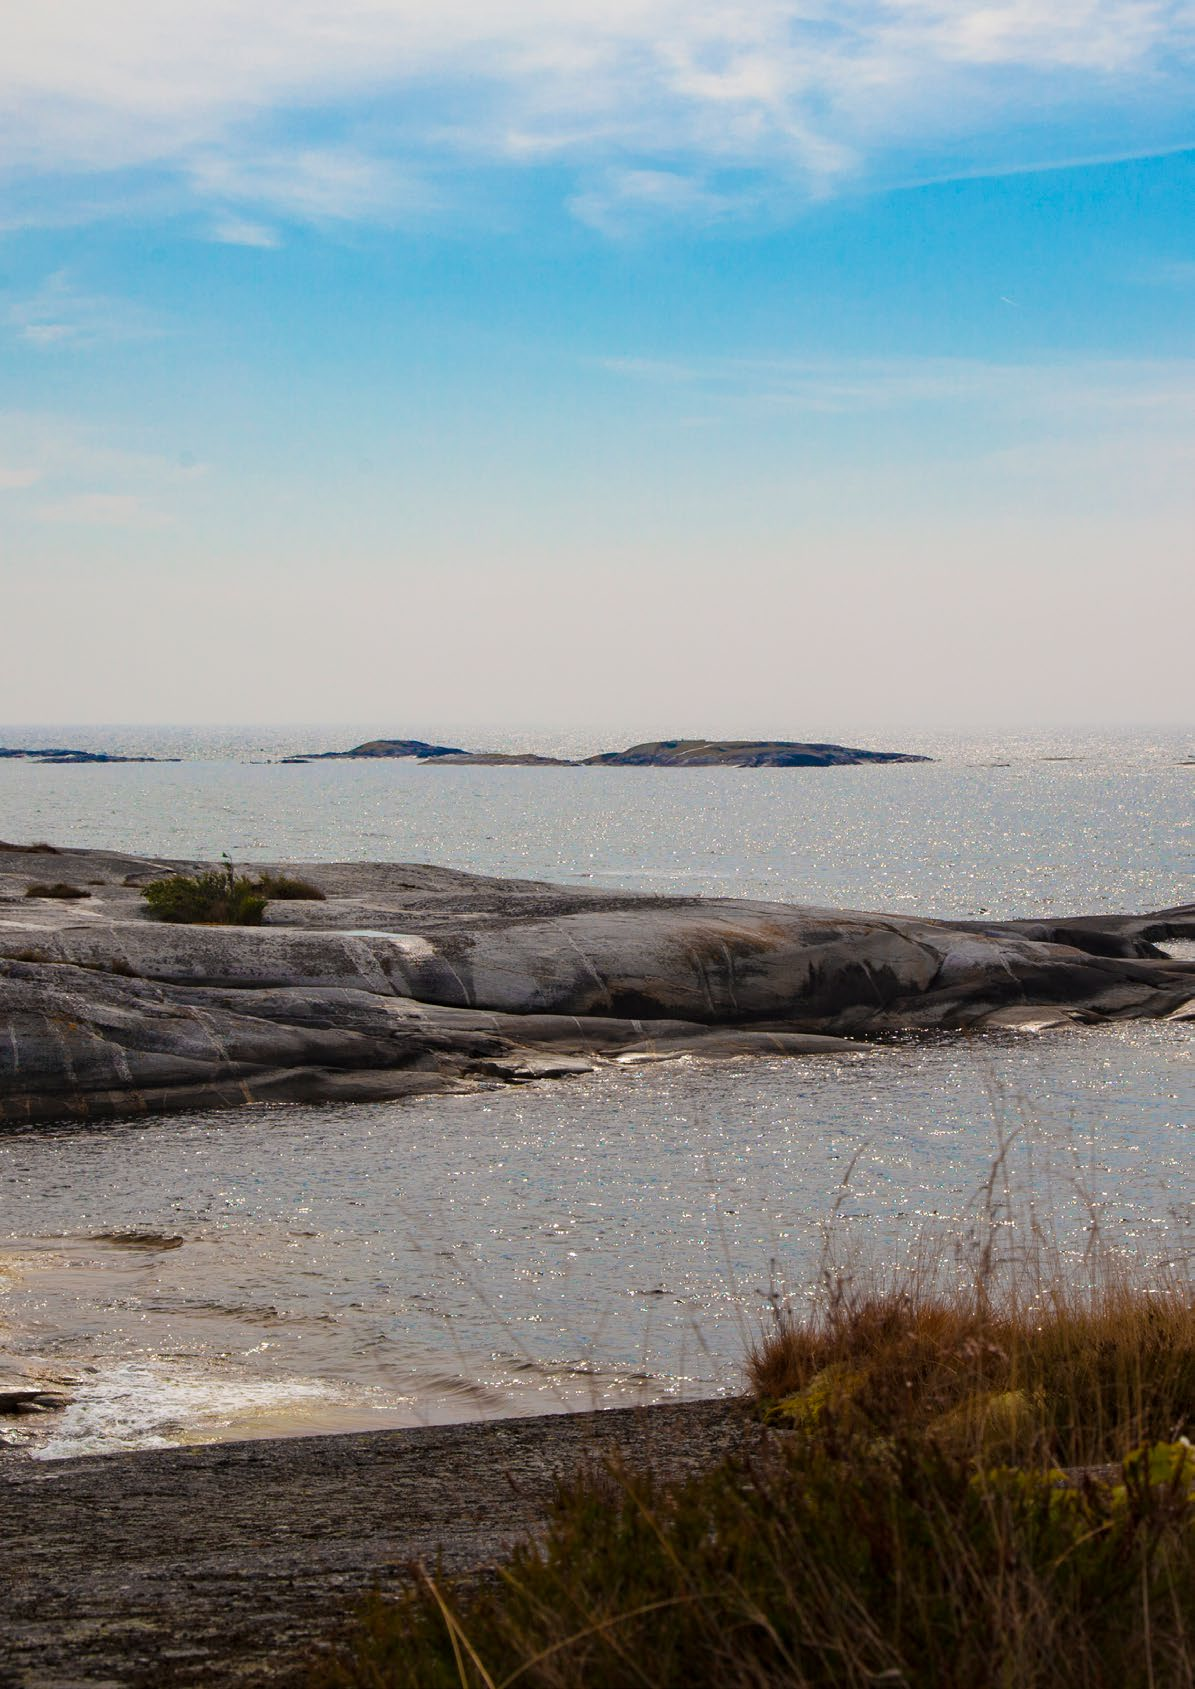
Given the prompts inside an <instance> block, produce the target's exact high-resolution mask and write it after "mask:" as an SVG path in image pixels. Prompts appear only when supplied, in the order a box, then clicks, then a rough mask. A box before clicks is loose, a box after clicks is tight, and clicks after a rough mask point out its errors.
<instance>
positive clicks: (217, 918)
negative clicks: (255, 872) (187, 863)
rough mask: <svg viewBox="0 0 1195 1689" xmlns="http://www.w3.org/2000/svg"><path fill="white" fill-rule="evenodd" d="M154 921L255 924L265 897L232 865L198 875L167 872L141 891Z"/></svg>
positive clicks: (230, 924)
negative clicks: (167, 875) (235, 871)
mask: <svg viewBox="0 0 1195 1689" xmlns="http://www.w3.org/2000/svg"><path fill="white" fill-rule="evenodd" d="M141 895H142V897H143V898H144V899H145V901H146V903H147V905H148V906H149V913H150V915H151V917H152V918H153V919H154V920H155V921H174V922H190V923H193V924H195V925H199V926H208V927H259V926H260V925H261V918H262V916H263V915H264V914H265V909H266V904H267V903H268V901H269V899H268V897H267V896H266V895H265V894H264V893H263V892H262V891H261V889H260V888H259V886H258V885H257V883H256V882H255V881H254V880H251V879H249V878H248V877H247V876H245V875H241V874H236V873H234V872H233V868H232V864H231V863H226V864H225V866H224V867H223V868H209V869H208V870H207V871H206V872H204V873H202V874H171V875H170V876H169V877H168V878H167V879H163V880H151V881H150V883H149V884H148V885H147V886H145V887H144V888H143V890H142V892H141Z"/></svg>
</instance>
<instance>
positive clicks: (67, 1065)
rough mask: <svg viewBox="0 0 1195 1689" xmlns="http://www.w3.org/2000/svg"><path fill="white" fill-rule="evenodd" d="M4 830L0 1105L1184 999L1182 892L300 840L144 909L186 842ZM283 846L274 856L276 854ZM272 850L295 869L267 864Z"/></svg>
mask: <svg viewBox="0 0 1195 1689" xmlns="http://www.w3.org/2000/svg"><path fill="white" fill-rule="evenodd" d="M45 862H46V863H48V864H52V867H53V871H54V873H55V874H57V875H59V876H66V877H69V878H70V879H71V880H72V882H74V883H78V884H83V885H86V886H87V888H88V890H89V891H90V893H91V896H90V897H89V898H88V899H86V900H85V901H84V902H82V903H71V904H62V903H54V902H51V901H48V900H42V899H37V898H27V897H25V896H24V895H23V893H24V890H25V887H26V886H27V885H28V884H30V883H36V881H37V880H38V879H39V878H41V877H42V876H43V873H44V869H43V865H42V862H41V860H40V858H39V857H38V855H37V854H36V853H32V854H31V853H29V852H28V851H16V850H12V849H5V848H4V847H0V1121H5V1120H7V1121H25V1120H37V1119H50V1118H55V1117H58V1116H63V1115H70V1114H74V1115H78V1116H83V1117H88V1118H94V1117H100V1116H105V1115H112V1114H119V1113H130V1112H146V1111H156V1110H160V1109H169V1108H190V1107H197V1106H201V1105H202V1106H234V1105H237V1104H241V1103H252V1102H262V1101H271V1100H288V1101H314V1100H321V1099H324V1098H328V1099H332V1098H335V1099H348V1098H355V1097H361V1098H381V1097H387V1096H404V1095H411V1094H415V1093H422V1092H427V1091H431V1090H437V1089H445V1088H456V1087H459V1086H460V1085H461V1084H478V1083H484V1084H494V1083H509V1082H513V1083H519V1082H524V1081H526V1080H528V1079H531V1078H538V1077H547V1076H549V1075H553V1076H558V1077H563V1076H565V1075H566V1074H568V1073H573V1072H578V1071H584V1070H585V1067H586V1065H587V1064H592V1063H593V1062H596V1061H601V1060H607V1059H611V1058H623V1059H633V1058H640V1059H646V1058H653V1057H654V1058H657V1059H659V1058H661V1057H665V1056H679V1055H707V1056H717V1057H730V1056H740V1055H742V1056H746V1055H752V1054H766V1055H773V1056H774V1055H780V1054H783V1055H791V1056H809V1055H821V1054H827V1053H829V1054H836V1055H838V1056H840V1057H841V1056H845V1055H849V1054H852V1053H857V1052H858V1050H859V1041H861V1040H866V1039H870V1038H873V1037H875V1036H877V1035H883V1034H890V1033H895V1032H902V1031H910V1030H934V1029H960V1028H981V1027H984V1026H993V1027H994V1026H1002V1027H1010V1026H1021V1027H1026V1028H1028V1027H1031V1026H1041V1025H1045V1024H1066V1023H1067V1022H1068V1021H1075V1020H1080V1021H1095V1020H1100V1019H1115V1018H1129V1017H1134V1016H1139V1017H1155V1018H1160V1017H1163V1016H1182V1015H1185V1014H1187V1013H1188V1012H1189V1011H1190V1006H1191V1005H1192V1003H1195V962H1193V961H1191V960H1179V959H1176V958H1173V957H1169V956H1167V955H1165V954H1164V953H1163V952H1162V951H1161V950H1159V949H1158V948H1157V945H1158V943H1160V942H1165V941H1166V940H1167V939H1170V940H1176V939H1184V938H1195V906H1187V907H1185V908H1181V909H1174V910H1167V911H1161V912H1159V913H1156V914H1152V915H1146V916H1105V917H1097V916H1085V917H1076V918H1070V919H1065V918H1059V919H1055V920H1051V921H1033V922H1006V923H991V922H975V921H960V922H943V921H933V920H928V919H922V918H918V917H911V916H895V915H876V914H867V913H861V912H856V911H841V910H832V909H817V908H799V907H794V906H792V905H787V904H779V903H758V902H747V901H735V900H729V899H725V900H724V899H698V898H661V897H651V896H636V895H634V894H610V893H604V892H594V891H589V890H584V889H579V890H573V889H568V888H564V887H558V886H548V885H543V884H538V883H536V882H531V881H505V880H496V879H488V878H484V877H481V876H474V875H468V874H461V873H458V872H456V871H453V870H448V869H437V868H427V867H414V866H411V865H405V864H369V863H351V864H345V863H324V864H319V863H316V864H300V865H298V868H297V870H296V869H295V868H294V867H293V866H292V865H286V866H287V867H288V871H292V872H294V871H297V872H299V873H301V875H302V876H303V877H304V878H307V879H311V880H313V881H314V882H315V883H316V884H317V885H318V886H319V887H320V888H321V889H322V890H323V891H324V892H325V893H326V900H325V901H323V902H279V903H274V904H272V905H271V906H270V909H269V912H268V918H267V919H268V924H267V925H265V926H263V927H260V928H232V927H202V926H172V925H166V924H162V923H158V922H153V921H150V920H149V919H148V917H147V915H146V913H145V908H144V904H143V903H142V901H141V897H140V888H141V886H143V885H144V884H145V883H146V882H147V880H149V879H151V878H153V877H154V876H155V875H158V874H161V873H163V872H166V871H169V870H170V869H171V868H177V867H194V866H196V865H195V864H168V863H158V862H154V861H151V860H147V859H145V858H137V857H127V856H120V855H115V854H111V853H104V852H84V851H60V852H55V853H54V854H53V855H52V856H47V857H46V858H45ZM271 866H275V865H271ZM277 866H283V865H277Z"/></svg>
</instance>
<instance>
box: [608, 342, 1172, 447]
mask: <svg viewBox="0 0 1195 1689" xmlns="http://www.w3.org/2000/svg"><path fill="white" fill-rule="evenodd" d="M602 364H603V367H604V368H606V369H607V370H609V371H610V373H611V374H613V375H616V376H624V377H626V378H628V379H631V380H636V381H643V382H650V383H652V384H655V385H657V386H660V387H664V388H669V389H673V390H677V391H679V392H680V394H681V395H682V396H683V398H684V400H685V402H686V404H694V405H695V404H698V403H700V404H703V405H705V406H706V407H707V409H708V413H709V414H711V415H716V414H731V415H734V414H739V415H741V414H742V413H743V412H744V411H747V410H751V411H755V412H759V413H765V412H766V413H779V412H784V411H789V412H792V413H794V414H798V413H808V414H811V415H824V416H831V415H842V416H848V415H855V414H865V413H874V412H892V411H905V410H910V409H916V408H918V407H922V406H938V407H952V406H953V407H969V408H972V409H975V410H981V411H984V412H985V413H988V414H991V413H993V412H995V411H999V412H1000V413H1001V414H1002V415H1004V416H1008V415H1009V414H1013V413H1023V414H1026V415H1033V416H1036V417H1038V418H1041V419H1049V420H1051V421H1053V422H1057V421H1059V420H1062V421H1065V422H1066V423H1067V424H1068V425H1069V426H1071V427H1074V428H1076V429H1078V430H1079V431H1082V430H1083V429H1084V428H1088V429H1090V428H1094V427H1098V426H1101V425H1102V424H1103V423H1104V422H1106V421H1107V420H1109V419H1116V420H1118V421H1120V422H1124V421H1125V420H1126V419H1130V418H1131V419H1133V420H1134V421H1135V422H1138V423H1141V424H1145V423H1147V422H1148V421H1149V420H1150V419H1153V420H1154V421H1155V422H1156V423H1157V424H1158V426H1159V427H1169V426H1171V425H1172V424H1174V423H1175V422H1182V423H1185V424H1188V425H1189V426H1190V427H1191V429H1192V430H1193V431H1195V359H1190V358H1174V359H1147V358H1141V359H1116V358H1076V359H1070V360H1064V359H1053V360H1050V359H1045V360H1039V361H1037V362H1034V363H997V362H992V361H986V360H983V359H977V358H942V357H902V358H870V359H869V358H827V359H820V360H819V359H806V358H786V357H775V358H705V359H694V360H691V361H683V360H667V359H662V360H657V359H653V358H639V357H611V358H606V359H604V360H602Z"/></svg>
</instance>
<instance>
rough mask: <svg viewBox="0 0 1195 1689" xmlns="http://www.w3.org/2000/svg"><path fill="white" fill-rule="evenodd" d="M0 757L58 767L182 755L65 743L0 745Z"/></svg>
mask: <svg viewBox="0 0 1195 1689" xmlns="http://www.w3.org/2000/svg"><path fill="white" fill-rule="evenodd" d="M0 758H3V759H4V760H5V761H7V762H40V763H49V764H51V765H52V766H53V767H56V768H60V767H62V766H63V764H67V763H75V762H181V761H182V760H183V759H182V757H122V756H117V755H116V754H115V753H114V752H112V751H80V750H76V749H73V748H71V747H69V746H65V745H48V746H29V747H17V748H16V749H10V748H9V747H8V746H7V745H0Z"/></svg>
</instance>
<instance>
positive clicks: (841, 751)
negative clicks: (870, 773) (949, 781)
mask: <svg viewBox="0 0 1195 1689" xmlns="http://www.w3.org/2000/svg"><path fill="white" fill-rule="evenodd" d="M355 758H360V759H370V758H410V759H413V760H415V761H418V762H425V763H438V764H450V765H452V766H454V767H458V768H459V767H461V766H462V765H471V766H475V767H515V766H517V767H523V768H841V767H850V766H854V765H857V764H859V763H876V762H932V761H933V760H934V759H933V758H932V757H926V756H918V755H916V754H915V753H914V752H912V751H868V750H862V749H860V748H858V747H857V746H854V745H828V744H811V743H805V742H802V741H800V740H793V739H651V740H648V741H646V742H645V743H644V744H641V745H631V746H629V747H628V748H627V749H626V750H625V751H599V752H598V753H597V754H596V755H595V756H591V757H580V758H577V759H576V760H573V759H571V758H568V757H549V756H542V755H539V754H538V753H536V752H530V751H529V752H523V753H517V754H516V753H510V754H508V753H506V752H501V751H467V750H464V749H463V748H462V747H461V746H459V745H432V744H429V743H427V742H426V741H425V740H423V739H368V740H366V741H365V743H364V744H361V745H353V746H352V747H351V748H350V749H349V750H347V751H311V752H303V753H299V754H296V755H294V756H288V757H283V758H282V759H281V760H282V761H283V762H289V763H301V762H340V761H345V760H348V759H355Z"/></svg>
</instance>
